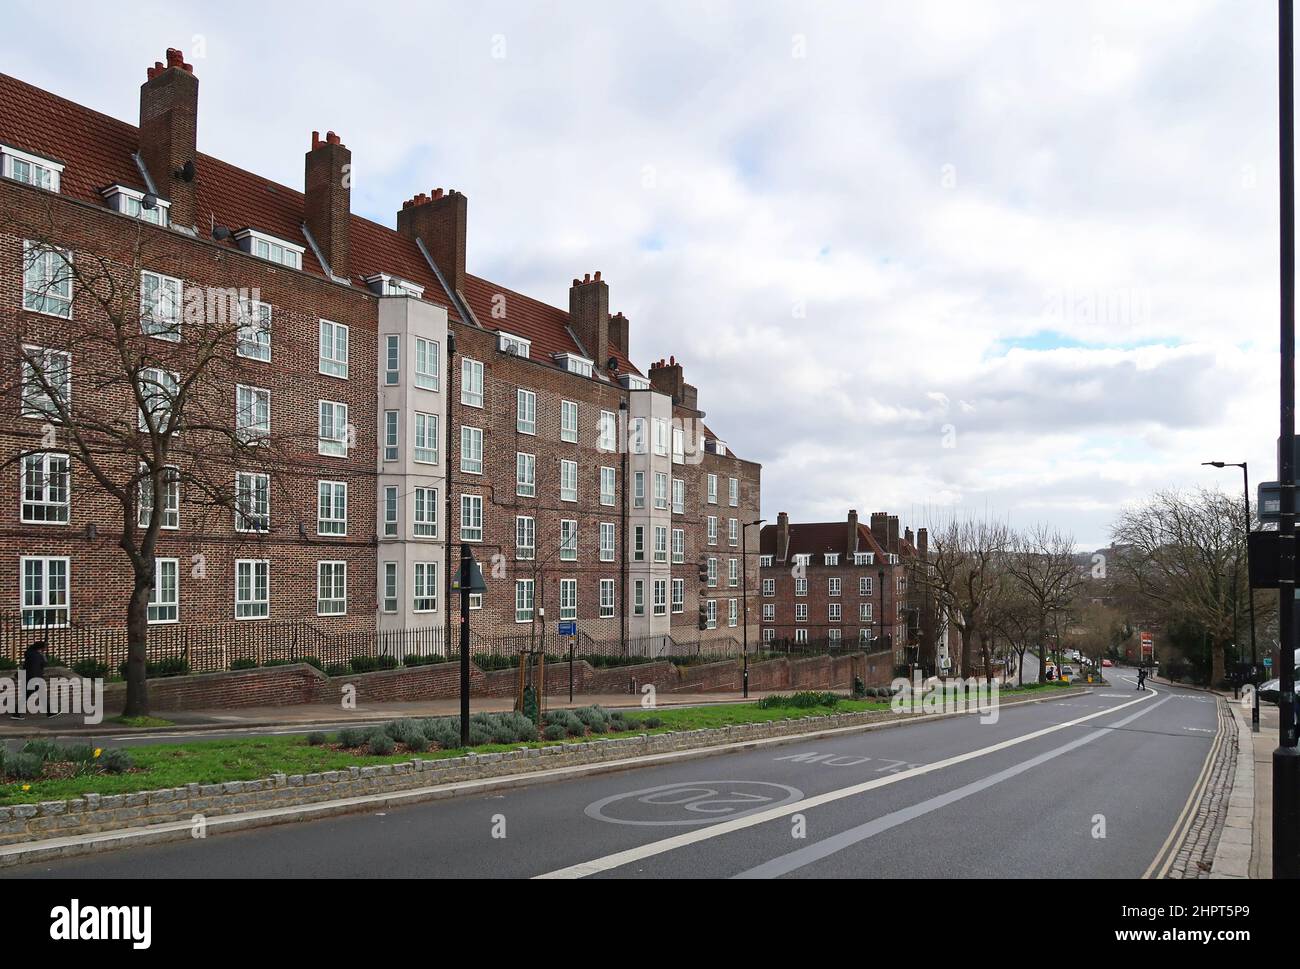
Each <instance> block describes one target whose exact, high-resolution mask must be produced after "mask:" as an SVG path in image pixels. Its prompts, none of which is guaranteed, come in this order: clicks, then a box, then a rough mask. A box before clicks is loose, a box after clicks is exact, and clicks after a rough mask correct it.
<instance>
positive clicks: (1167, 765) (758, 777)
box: [6, 671, 1221, 878]
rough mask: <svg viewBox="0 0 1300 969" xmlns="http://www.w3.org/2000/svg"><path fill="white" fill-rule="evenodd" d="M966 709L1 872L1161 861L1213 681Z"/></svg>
mask: <svg viewBox="0 0 1300 969" xmlns="http://www.w3.org/2000/svg"><path fill="white" fill-rule="evenodd" d="M1117 673H1119V674H1120V676H1119V677H1117V682H1116V684H1115V686H1113V687H1109V688H1107V687H1103V688H1098V689H1095V690H1093V691H1092V692H1091V693H1087V694H1077V695H1073V696H1070V697H1065V698H1061V699H1059V700H1051V701H1047V702H1040V703H1029V704H1023V705H1016V706H1010V705H1009V706H1007V707H1005V708H1003V709H1001V710H1000V711H999V716H998V718H997V720H996V722H988V723H985V722H981V720H980V719H979V718H978V717H976V716H963V717H957V718H950V719H943V720H933V721H925V722H918V723H910V724H906V725H903V726H897V727H891V728H889V729H885V730H876V731H871V732H860V733H851V734H845V735H842V736H834V737H821V738H816V739H806V740H800V741H795V742H792V743H788V744H783V745H780V746H771V747H765V748H758V749H748V750H737V751H731V752H727V753H721V754H717V755H714V756H710V757H705V758H702V759H694V760H688V761H683V762H680V763H670V764H659V765H655V766H646V767H633V768H631V769H627V770H623V771H620V772H618V773H606V774H594V775H588V776H582V777H572V778H557V779H554V780H551V781H549V782H546V783H539V784H535V785H531V786H527V787H518V788H511V789H507V790H502V791H498V792H496V793H490V794H478V795H471V796H465V797H459V798H450V799H444V800H437V801H427V802H423V803H419V804H412V805H410V806H406V807H401V808H395V809H388V810H372V811H370V812H369V813H361V814H352V815H346V816H339V817H334V818H330V819H325V820H318V821H311V822H304V823H297V824H282V825H278V826H275V827H271V828H260V829H253V830H245V831H232V832H228V833H223V834H219V835H214V836H211V837H209V838H207V839H202V840H187V841H184V842H174V843H169V844H160V845H153V846H142V847H138V848H131V849H126V850H120V851H116V852H106V853H102V854H98V855H89V856H84V857H80V858H69V859H64V860H54V861H48V862H42V863H36V864H29V865H26V866H18V867H13V868H10V869H8V870H7V871H6V875H7V876H11V877H12V876H19V877H23V876H26V877H64V878H73V877H75V878H106V877H119V876H132V877H176V878H193V877H202V878H213V877H286V876H294V877H311V876H321V877H324V876H329V877H346V876H365V877H374V876H380V877H429V876H456V877H538V876H542V877H552V878H569V877H625V878H627V877H640V878H646V877H651V878H653V877H660V878H663V877H691V878H700V877H753V878H773V877H792V878H806V877H863V876H895V877H914V878H935V877H943V878H959V877H1014V878H1058V877H1110V878H1138V877H1142V876H1143V875H1145V874H1147V873H1149V872H1153V871H1158V870H1160V869H1161V868H1162V867H1165V866H1167V865H1168V864H1169V863H1170V860H1171V859H1172V858H1173V857H1174V856H1175V854H1176V853H1177V852H1178V851H1179V850H1180V848H1181V841H1180V838H1179V831H1180V830H1183V829H1184V819H1185V818H1186V817H1187V815H1188V811H1189V809H1190V808H1193V807H1195V805H1196V804H1197V803H1198V798H1197V792H1198V790H1200V789H1201V785H1202V782H1203V778H1204V777H1205V776H1206V772H1207V765H1208V764H1209V763H1210V762H1211V760H1212V758H1211V757H1210V755H1211V754H1212V753H1213V752H1214V751H1215V749H1216V748H1217V747H1219V746H1221V745H1219V744H1216V739H1217V738H1218V737H1219V736H1220V735H1221V730H1220V719H1219V702H1218V698H1217V697H1212V696H1208V695H1206V694H1204V693H1199V692H1196V691H1192V690H1188V689H1184V688H1180V687H1171V686H1166V685H1163V684H1160V685H1156V686H1155V687H1154V688H1153V689H1151V690H1149V691H1147V692H1138V691H1137V690H1135V689H1134V688H1133V686H1132V685H1131V682H1127V681H1125V678H1124V673H1125V671H1117Z"/></svg>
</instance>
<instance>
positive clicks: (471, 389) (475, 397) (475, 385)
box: [460, 357, 483, 407]
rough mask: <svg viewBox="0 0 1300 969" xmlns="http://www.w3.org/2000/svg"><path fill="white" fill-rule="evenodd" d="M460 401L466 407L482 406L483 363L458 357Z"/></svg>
mask: <svg viewBox="0 0 1300 969" xmlns="http://www.w3.org/2000/svg"><path fill="white" fill-rule="evenodd" d="M460 402H461V403H462V404H464V405H465V406H467V407H482V406H483V363H482V361H479V360H471V359H470V358H469V357H461V358H460Z"/></svg>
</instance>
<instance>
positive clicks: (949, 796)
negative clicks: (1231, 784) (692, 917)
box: [734, 696, 1171, 878]
mask: <svg viewBox="0 0 1300 969" xmlns="http://www.w3.org/2000/svg"><path fill="white" fill-rule="evenodd" d="M1170 699H1171V697H1168V696H1166V697H1165V698H1164V699H1162V700H1157V701H1156V702H1155V703H1153V704H1152V705H1151V706H1149V707H1143V708H1142V709H1141V710H1138V711H1137V712H1136V713H1132V714H1130V715H1129V716H1127V717H1125V718H1124V719H1122V720H1119V721H1117V722H1116V723H1113V724H1111V725H1110V726H1108V727H1100V728H1098V729H1097V730H1096V731H1095V732H1093V733H1088V734H1084V735H1083V736H1082V737H1075V738H1074V739H1073V740H1071V741H1070V742H1069V743H1068V744H1063V745H1062V746H1060V747H1057V748H1055V749H1053V750H1049V751H1047V752H1046V753H1042V754H1039V755H1038V756H1036V757H1031V758H1029V759H1028V760H1024V761H1021V762H1020V763H1019V764H1013V765H1012V766H1011V767H1008V768H1006V769H1005V770H1000V771H998V772H997V773H995V774H990V775H989V776H988V777H981V778H980V779H979V780H977V781H972V782H971V783H969V784H965V785H963V786H961V787H959V788H957V789H956V790H952V791H945V792H944V793H943V794H937V795H935V796H934V797H932V798H929V799H927V800H924V801H921V802H919V803H917V804H910V805H908V806H907V807H905V808H901V809H900V810H897V811H893V812H891V813H889V814H886V815H884V816H883V817H879V818H876V819H874V820H872V821H868V822H867V823H865V824H860V825H858V826H857V827H854V828H849V829H848V830H847V831H841V832H840V833H839V834H837V835H832V836H831V837H829V838H824V839H822V840H821V841H817V842H814V843H813V844H810V845H808V846H807V847H804V848H800V849H798V850H797V851H791V852H789V853H788V854H784V855H781V856H779V857H777V858H773V859H772V860H771V861H766V862H764V863H763V864H761V865H757V866H756V867H754V868H750V869H749V870H748V871H743V872H741V873H740V874H739V875H736V876H734V877H736V878H779V877H780V876H781V875H787V874H789V873H790V872H792V871H795V870H796V869H799V868H803V867H804V866H806V865H811V864H812V863H813V862H815V861H821V860H822V859H823V858H828V857H830V856H831V855H833V854H835V853H836V852H839V851H843V850H844V849H845V848H850V847H852V846H853V845H855V844H858V843H859V842H862V841H866V840H867V839H868V838H872V837H875V836H876V835H878V834H880V833H882V832H884V831H888V830H889V829H890V828H896V827H898V826H899V825H900V824H906V823H907V822H908V821H914V820H916V819H917V818H919V817H923V816H924V815H927V814H930V813H931V812H932V811H937V810H939V809H940V808H943V807H947V806H948V805H949V804H953V803H955V802H957V801H961V800H963V799H965V798H968V797H970V796H971V795H972V794H978V793H979V792H980V791H983V790H987V789H988V788H990V787H993V786H994V785H996V784H1001V783H1002V782H1003V781H1007V780H1010V779H1011V778H1013V777H1016V776H1018V775H1020V774H1023V773H1025V771H1028V770H1032V769H1033V768H1035V767H1038V766H1040V765H1041V764H1046V763H1047V762H1048V761H1051V760H1054V759H1055V758H1057V757H1060V756H1061V755H1062V754H1067V753H1069V752H1070V751H1072V750H1074V749H1076V748H1078V747H1082V746H1083V745H1084V744H1090V743H1092V742H1093V741H1094V740H1100V739H1101V738H1102V737H1104V736H1105V735H1106V734H1108V733H1110V732H1111V731H1113V730H1119V729H1120V728H1122V727H1126V726H1128V725H1129V724H1130V723H1132V722H1133V721H1134V720H1136V719H1137V718H1138V717H1142V716H1145V715H1146V714H1148V713H1150V712H1151V711H1152V710H1154V709H1155V708H1156V707H1158V706H1160V704H1162V703H1167V702H1169V700H1170Z"/></svg>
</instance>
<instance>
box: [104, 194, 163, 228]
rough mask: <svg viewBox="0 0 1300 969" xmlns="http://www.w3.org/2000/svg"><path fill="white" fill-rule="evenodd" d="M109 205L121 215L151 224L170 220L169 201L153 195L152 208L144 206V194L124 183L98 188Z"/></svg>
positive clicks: (161, 224)
mask: <svg viewBox="0 0 1300 969" xmlns="http://www.w3.org/2000/svg"><path fill="white" fill-rule="evenodd" d="M100 194H101V195H103V196H104V198H105V199H106V200H107V202H108V204H109V207H110V208H111V209H112V210H113V211H114V212H118V213H120V214H122V215H125V216H128V217H130V218H132V219H139V220H140V221H141V222H148V223H149V224H151V225H160V226H164V227H165V226H167V225H168V224H170V222H171V212H170V209H171V203H170V202H166V201H164V200H162V199H160V198H157V197H154V198H153V200H152V205H153V207H152V208H145V207H144V200H145V194H144V192H139V191H137V190H135V189H133V188H127V187H126V186H125V185H110V186H108V188H104V189H100Z"/></svg>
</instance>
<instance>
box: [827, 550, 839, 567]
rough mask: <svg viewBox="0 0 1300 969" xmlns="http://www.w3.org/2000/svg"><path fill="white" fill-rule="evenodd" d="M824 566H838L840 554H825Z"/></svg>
mask: <svg viewBox="0 0 1300 969" xmlns="http://www.w3.org/2000/svg"><path fill="white" fill-rule="evenodd" d="M826 564H827V565H839V564H840V553H839V552H827V553H826Z"/></svg>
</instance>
